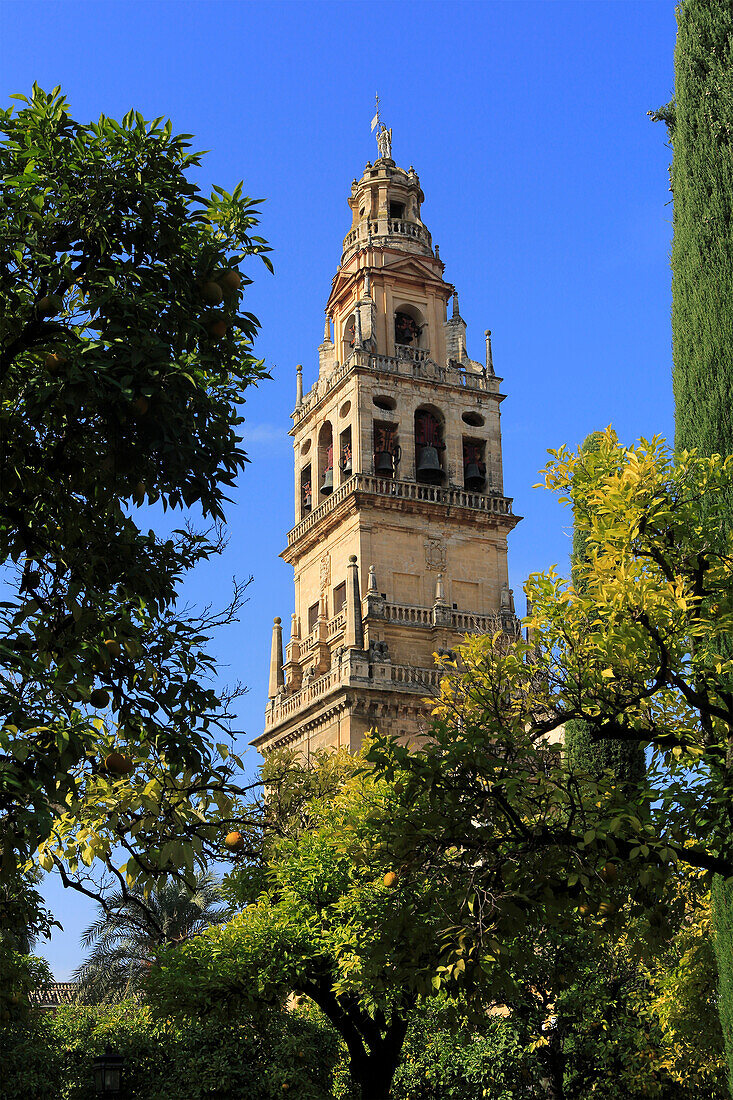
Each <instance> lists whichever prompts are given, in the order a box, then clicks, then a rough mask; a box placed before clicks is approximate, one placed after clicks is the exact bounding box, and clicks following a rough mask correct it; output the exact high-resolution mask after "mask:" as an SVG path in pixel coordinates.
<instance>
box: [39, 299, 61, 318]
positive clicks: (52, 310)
mask: <svg viewBox="0 0 733 1100" xmlns="http://www.w3.org/2000/svg"><path fill="white" fill-rule="evenodd" d="M63 304H64V303H63V302H62V301H61V299H60V298H59V297H57V296H56V295H55V294H47V295H46V296H45V298H41V299H40V301H38V302H36V309H37V310H38V315H39V317H55V316H56V314H57V313H60V312H61V308H62V306H63Z"/></svg>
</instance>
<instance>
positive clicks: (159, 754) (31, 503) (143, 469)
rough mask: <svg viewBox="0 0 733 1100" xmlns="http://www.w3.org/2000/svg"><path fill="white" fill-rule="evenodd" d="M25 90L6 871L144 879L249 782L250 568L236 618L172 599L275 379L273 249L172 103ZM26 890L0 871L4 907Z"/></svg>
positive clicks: (10, 257) (16, 236)
mask: <svg viewBox="0 0 733 1100" xmlns="http://www.w3.org/2000/svg"><path fill="white" fill-rule="evenodd" d="M13 98H15V99H16V100H19V101H20V103H21V106H20V109H19V110H17V113H16V111H15V110H14V109H13V108H12V107H11V108H10V109H8V110H3V111H0V175H1V176H2V191H1V193H0V564H1V565H2V582H3V586H2V602H1V603H0V876H4V877H6V878H8V880H12V881H15V880H16V879H17V875H18V873H19V870H22V868H23V867H24V866H27V864H28V861H29V860H31V859H33V858H36V859H37V861H38V862H39V863H40V865H41V866H42V867H44V868H46V869H50V868H52V867H54V866H56V867H57V868H58V869H59V870H60V872H61V873H62V876H63V877H64V881H65V882H66V883H67V884H68V885H75V886H77V887H79V888H82V889H86V888H87V887H85V886H84V885H83V884H82V883H81V882H80V872H81V871H83V870H84V868H85V867H87V866H89V865H90V864H92V863H93V862H94V861H95V860H100V859H101V860H102V861H103V862H105V863H106V864H108V866H109V868H110V870H112V871H114V873H116V874H117V876H118V878H119V879H120V881H121V883H123V884H124V883H125V882H126V881H135V880H137V881H138V882H139V883H140V884H141V885H143V886H144V885H145V884H146V883H149V882H150V881H151V880H152V879H153V878H154V877H155V876H156V875H157V874H158V873H160V872H173V873H179V874H184V875H185V874H186V873H187V872H190V871H191V870H192V869H193V866H194V864H195V862H196V861H197V860H199V861H200V860H202V859H204V858H205V853H206V850H207V846H208V848H209V849H211V848H212V847H213V848H214V849H215V850H217V851H218V850H219V848H220V841H219V838H220V837H221V835H222V832H223V831H226V819H227V817H228V815H229V811H230V807H231V804H232V799H233V798H234V797H236V794H237V786H236V782H235V779H236V773H237V771H238V769H239V762H238V761H237V760H236V758H231V757H229V756H228V752H227V747H226V743H225V742H226V738H225V737H224V734H225V733H226V732H227V729H228V723H229V710H230V706H229V704H230V702H231V693H229V694H227V693H224V694H222V693H221V692H219V691H217V690H215V688H214V686H213V685H212V678H211V673H212V672H213V663H212V659H211V657H210V656H209V654H208V652H207V641H208V638H209V635H210V633H211V631H212V630H213V629H214V628H215V627H216V626H217V625H219V624H221V623H223V622H226V621H228V620H229V619H231V618H232V617H233V616H234V615H235V614H236V610H237V607H238V605H239V603H240V602H241V597H242V586H237V588H236V590H235V592H234V597H233V601H232V604H231V605H230V607H229V608H228V609H226V610H225V611H224V612H223V613H222V614H221V615H217V614H211V613H204V614H202V615H197V614H195V613H185V612H184V611H182V610H181V608H180V607H179V606H178V604H177V597H178V593H179V589H180V584H181V581H182V580H183V578H184V577H185V575H186V574H187V573H188V572H189V571H190V570H191V569H193V568H194V567H195V566H196V564H197V563H199V562H202V561H204V560H206V559H207V558H209V557H210V556H211V555H214V554H216V553H217V552H219V550H220V549H221V546H222V537H221V533H220V528H219V526H218V525H220V524H221V521H222V520H223V518H224V505H225V502H226V499H227V497H226V494H227V493H228V492H229V491H230V489H231V487H232V486H233V484H234V480H235V478H236V476H237V474H238V472H239V471H240V470H241V469H242V467H243V464H244V463H245V461H246V456H245V452H244V450H243V448H242V439H241V436H240V426H241V423H242V417H241V415H240V411H239V408H238V405H239V403H240V402H241V400H242V396H243V391H244V390H245V389H246V388H247V387H248V386H250V385H252V384H254V383H256V382H258V381H259V380H260V379H262V378H264V377H266V374H265V371H264V368H263V364H262V362H260V361H258V360H256V359H255V358H254V356H253V354H252V341H253V339H254V336H255V333H256V331H257V328H258V324H257V320H256V318H255V317H253V316H252V315H251V314H249V313H247V312H244V311H243V310H242V294H243V289H244V287H245V286H246V284H247V283H248V282H250V279H249V278H248V276H247V275H245V274H244V272H243V271H241V270H240V267H241V265H243V264H244V263H245V261H246V260H247V259H248V258H250V257H252V256H258V255H259V256H260V257H261V258H262V260H264V262H265V263H266V264H267V266H268V267H270V266H271V265H270V261H269V258H268V256H267V255H266V253H267V251H268V249H267V246H266V244H265V242H264V241H263V240H262V239H261V238H259V237H257V236H254V235H253V230H254V228H255V226H256V225H257V210H256V208H255V204H254V202H253V201H252V200H250V199H248V198H246V197H244V196H243V195H242V185H241V184H239V185H238V186H237V187H236V188H235V189H234V191H233V192H232V193H231V194H229V193H227V192H226V191H224V190H223V189H221V188H218V187H217V188H215V189H214V191H213V193H212V194H210V195H204V194H202V192H201V191H200V189H199V188H198V187H197V186H196V184H195V183H194V182H193V181H192V180H191V178H190V175H191V171H192V170H193V169H196V168H198V166H199V165H200V162H201V158H200V155H198V154H196V153H194V152H191V151H190V147H189V142H188V140H187V139H188V137H189V135H185V134H184V135H174V134H173V132H172V128H171V124H170V122H164V121H163V120H162V119H156V120H155V121H153V122H146V121H145V120H144V119H143V118H142V116H141V115H140V114H138V113H136V112H134V111H130V112H129V114H127V115H126V116H125V118H124V119H122V121H121V122H117V121H115V120H114V119H111V118H106V117H104V116H102V117H101V118H100V119H99V121H98V122H93V123H89V124H85V125H82V124H80V123H78V122H76V121H74V119H73V118H72V117H71V115H70V113H69V106H68V103H67V102H66V100H65V99H64V97H63V96H62V94H61V91H60V89H58V88H56V89H54V90H53V91H52V92H51V93H48V94H47V93H45V92H44V91H42V90H41V89H40V88H38V87H37V86H34V88H33V92H32V95H31V97H30V98H26V97H25V96H22V95H19V96H15V97H13ZM154 502H158V504H159V505H160V506H162V509H164V510H165V509H174V508H185V507H188V506H194V505H195V506H196V507H197V508H198V509H200V512H201V514H202V515H203V517H204V518H205V521H206V522H207V523H208V525H209V530H208V532H203V533H201V532H197V531H195V530H194V529H193V528H192V527H191V526H189V525H188V524H186V523H184V524H181V525H180V529H178V530H175V531H173V532H172V533H170V532H167V533H165V534H162V535H158V534H156V533H155V531H153V530H149V529H148V522H145V521H148V520H149V516H148V514H147V513H142V516H143V517H144V522H143V523H142V524H141V522H140V519H139V516H138V513H137V509H138V508H139V507H140V506H142V505H144V504H146V503H149V504H152V503H154ZM217 737H220V738H222V740H221V743H220V744H218V743H217ZM120 851H121V852H122V870H121V871H120V866H119V857H118V853H119V852H120ZM113 853H115V855H114V860H113ZM92 892H94V891H92ZM13 897H16V899H17V891H15V893H13V891H4V892H0V899H4V901H7V902H8V905H7V906H6V911H5V912H4V913H3V923H4V924H5V925H6V926H7V925H8V924H10V923H12V921H13V919H14V918H13V912H15V916H16V918H17V917H18V912H16V911H15V910H13V906H12V904H11V901H12V898H13ZM9 899H10V900H9ZM11 910H13V911H11ZM19 919H21V920H25V919H29V914H28V913H24V914H22V916H21V917H20V918H19Z"/></svg>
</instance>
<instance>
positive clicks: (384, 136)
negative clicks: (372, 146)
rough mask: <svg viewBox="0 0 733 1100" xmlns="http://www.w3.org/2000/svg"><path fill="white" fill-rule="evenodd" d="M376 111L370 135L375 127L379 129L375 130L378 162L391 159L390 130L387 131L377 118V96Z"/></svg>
mask: <svg viewBox="0 0 733 1100" xmlns="http://www.w3.org/2000/svg"><path fill="white" fill-rule="evenodd" d="M376 102H377V110H376V113H375V115H374V118H373V119H372V133H373V132H374V129H375V127H377V126H378V127H379V129H378V130H377V149H378V151H379V159H380V160H391V159H392V130H391V129H389V130H388V129H387V127H386V126H385V125H384V123H383V122H382V121H381V119H380V117H379V96H377V97H376Z"/></svg>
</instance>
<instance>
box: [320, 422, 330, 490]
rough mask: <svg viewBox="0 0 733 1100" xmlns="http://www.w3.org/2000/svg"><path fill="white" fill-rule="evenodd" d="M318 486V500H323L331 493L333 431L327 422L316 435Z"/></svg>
mask: <svg viewBox="0 0 733 1100" xmlns="http://www.w3.org/2000/svg"><path fill="white" fill-rule="evenodd" d="M318 485H319V490H318V499H319V500H325V499H326V497H327V496H330V495H331V493H332V492H333V429H332V427H331V423H330V421H328V420H327V421H326V422H325V423H324V424H322V425H321V430H320V432H319V433H318Z"/></svg>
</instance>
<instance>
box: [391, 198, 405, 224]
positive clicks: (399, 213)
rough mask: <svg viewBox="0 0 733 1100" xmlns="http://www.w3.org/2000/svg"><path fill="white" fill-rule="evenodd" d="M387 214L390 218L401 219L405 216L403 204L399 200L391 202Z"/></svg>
mask: <svg viewBox="0 0 733 1100" xmlns="http://www.w3.org/2000/svg"><path fill="white" fill-rule="evenodd" d="M389 216H390V218H397V219H398V220H399V219H402V218H404V216H405V205H404V203H401V202H391V203H390V204H389Z"/></svg>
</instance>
